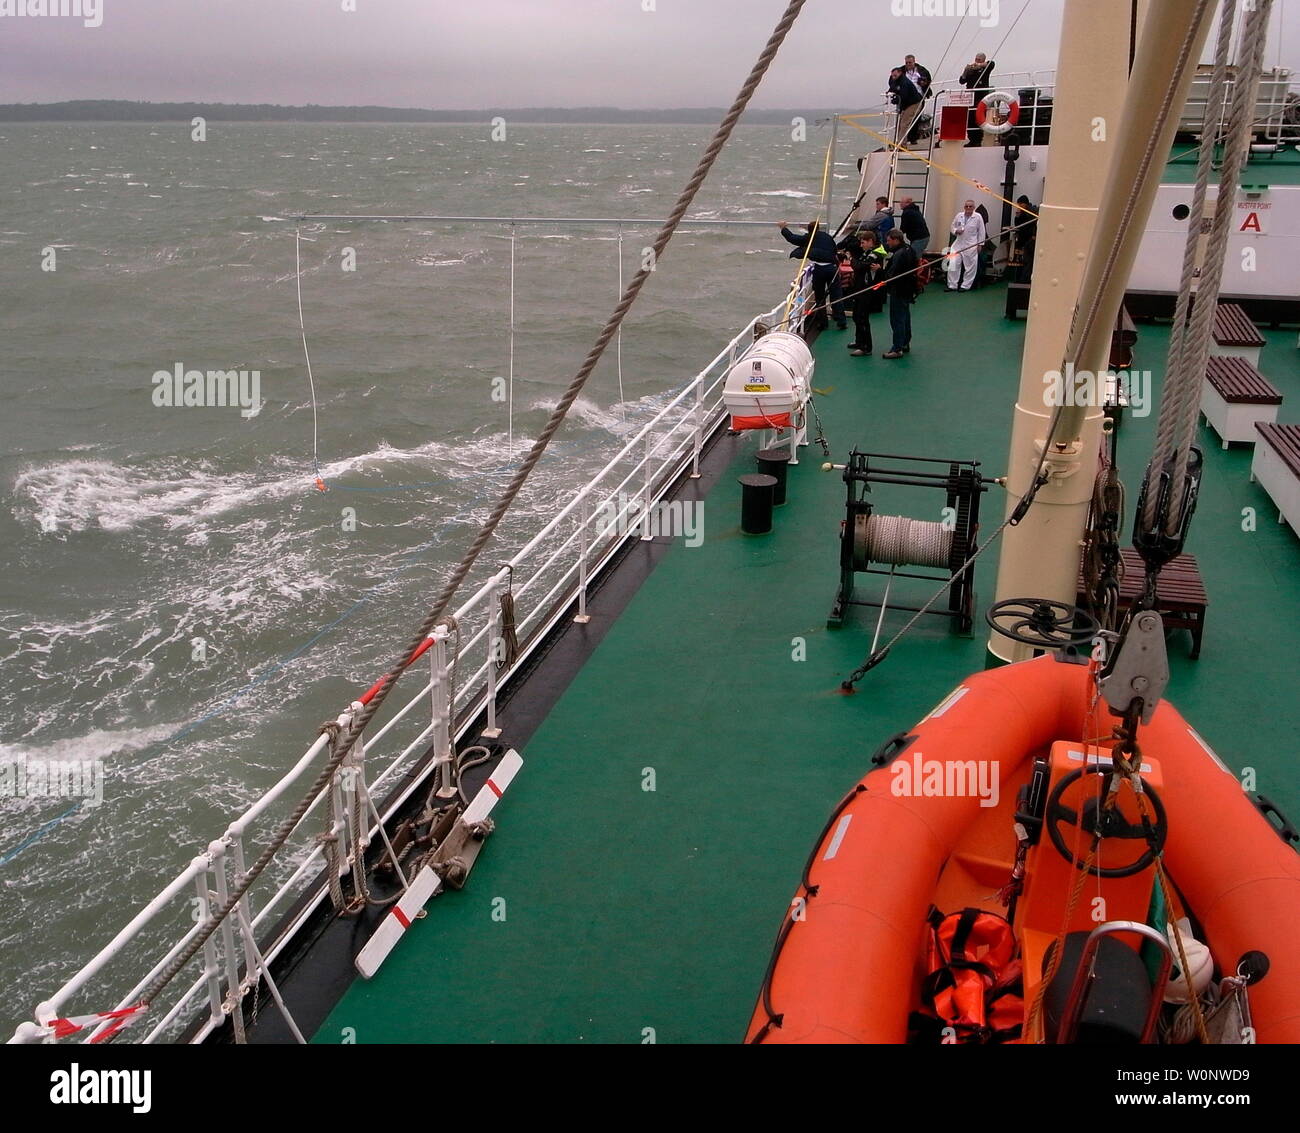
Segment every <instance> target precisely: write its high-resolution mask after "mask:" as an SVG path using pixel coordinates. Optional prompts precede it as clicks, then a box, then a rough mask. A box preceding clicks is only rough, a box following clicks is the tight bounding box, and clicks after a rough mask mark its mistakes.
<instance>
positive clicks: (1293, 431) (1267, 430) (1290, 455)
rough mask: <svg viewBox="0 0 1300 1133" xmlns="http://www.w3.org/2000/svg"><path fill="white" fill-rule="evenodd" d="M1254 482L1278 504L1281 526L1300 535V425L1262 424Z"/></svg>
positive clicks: (1252, 471)
mask: <svg viewBox="0 0 1300 1133" xmlns="http://www.w3.org/2000/svg"><path fill="white" fill-rule="evenodd" d="M1255 430H1256V432H1257V433H1258V434H1259V443H1258V444H1256V445H1255V456H1254V458H1253V459H1252V461H1251V464H1250V478H1251V479H1252V480H1257V481H1259V484H1260V487H1262V488H1263V489H1264V491H1266V492H1267V493H1268V495H1269V498H1270V499H1271V500H1272V501H1273V502H1274V503H1275V504H1277V511H1278V516H1277V518H1278V522H1279V523H1289V524H1290V525H1291V529H1292V530H1293V531H1300V425H1276V424H1272V423H1270V422H1266V421H1260V422H1259V423H1258V424H1256V426H1255Z"/></svg>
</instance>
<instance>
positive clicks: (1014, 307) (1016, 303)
mask: <svg viewBox="0 0 1300 1133" xmlns="http://www.w3.org/2000/svg"><path fill="white" fill-rule="evenodd" d="M1028 310H1029V284H1027V283H1008V284H1007V301H1006V308H1005V310H1004V311H1003V313H1004V314H1005V315H1006V317H1007V318H1009V319H1014V318H1015V317H1016V316H1017V315H1019V314H1020V312H1021V311H1028Z"/></svg>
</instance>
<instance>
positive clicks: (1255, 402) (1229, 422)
mask: <svg viewBox="0 0 1300 1133" xmlns="http://www.w3.org/2000/svg"><path fill="white" fill-rule="evenodd" d="M1281 404H1282V394H1281V393H1280V392H1279V391H1278V389H1277V387H1276V386H1274V385H1273V383H1272V382H1270V381H1269V380H1268V379H1267V378H1266V377H1264V375H1263V374H1261V373H1260V372H1259V370H1257V369H1256V368H1255V366H1254V365H1253V364H1252V363H1251V362H1250V360H1249V359H1247V358H1243V357H1241V356H1240V355H1236V354H1220V355H1216V356H1214V357H1211V358H1210V359H1208V360H1207V362H1206V364H1205V381H1204V382H1202V383H1201V412H1202V413H1203V414H1204V415H1205V419H1206V420H1207V421H1208V422H1209V423H1210V424H1211V425H1213V426H1214V430H1215V432H1217V433H1218V434H1219V438H1220V440H1221V441H1222V443H1223V447H1224V448H1227V447H1228V444H1229V442H1231V441H1245V442H1249V443H1252V444H1253V443H1254V441H1255V425H1256V423H1257V422H1259V421H1269V422H1271V421H1276V420H1277V407H1278V406H1279V405H1281Z"/></svg>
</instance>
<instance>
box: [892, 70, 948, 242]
mask: <svg viewBox="0 0 1300 1133" xmlns="http://www.w3.org/2000/svg"><path fill="white" fill-rule="evenodd" d="M942 99H943V93H942V92H940V93H939V94H938V95H936V96H935V97H934V98H933V99H927V100H926V101H927V103H930V104H931V108H932V113H931V115H930V119H931V120H930V136H929V138H927V139H926V141H925V144H924V150H923V152H924V154H925V158H926V160H925V161H923V160H921V157H920V156H919V153H913V152H910V151H906V152H905V151H901V150H894V151H893V153H892V156H891V159H890V163H889V189H888V193H887V195H888V197H889V203H890V205H892V206H893V207H894V208H895V209H897V207H898V202H899V200H900V198H902V197H911V198H912V200H914V201H915V202H916V207H917V208H919V209H920V210H921V213H922V214H923V215H924V213H925V202H926V194H927V192H928V191H929V187H930V166H929V164H928V162H929V160H930V159H932V158H933V155H934V143H935V139H936V138H937V137H938V134H939V117H940V115H939V104H940V102H941V101H942ZM918 148H920V147H918ZM895 216H897V213H895Z"/></svg>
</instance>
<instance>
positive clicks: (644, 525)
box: [641, 430, 654, 542]
mask: <svg viewBox="0 0 1300 1133" xmlns="http://www.w3.org/2000/svg"><path fill="white" fill-rule="evenodd" d="M652 436H653V434H652V433H651V432H650V431H649V430H647V431H646V435H645V488H644V490H643V491H642V493H641V540H642V542H644V541H646V540H648V539H653V538H654V536H653V535H652V534H651V531H652V525H651V523H650V486H651V483H652V482H653V480H654V475H653V473H652V472H651V471H650V457H651V456H652V455H653V454H654V446H653V445H652V444H651V438H652Z"/></svg>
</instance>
